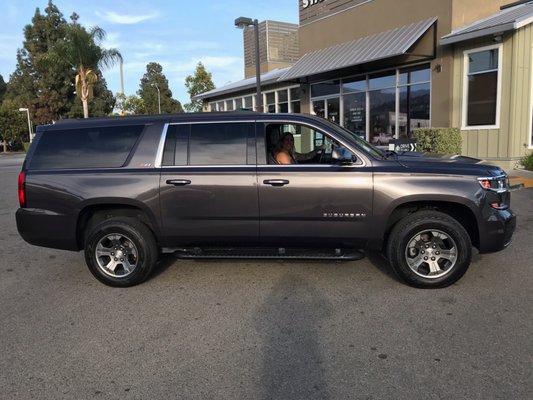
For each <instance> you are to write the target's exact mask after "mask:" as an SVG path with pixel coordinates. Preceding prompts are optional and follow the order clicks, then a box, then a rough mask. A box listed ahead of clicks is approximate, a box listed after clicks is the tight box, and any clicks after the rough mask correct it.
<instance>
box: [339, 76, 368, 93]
mask: <svg viewBox="0 0 533 400" xmlns="http://www.w3.org/2000/svg"><path fill="white" fill-rule="evenodd" d="M364 91H366V77H362V78H356V79H346V80H343V81H342V92H343V93H355V92H364Z"/></svg>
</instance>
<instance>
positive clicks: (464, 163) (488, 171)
mask: <svg viewBox="0 0 533 400" xmlns="http://www.w3.org/2000/svg"><path fill="white" fill-rule="evenodd" d="M398 161H399V162H400V163H401V164H402V165H403V166H404V167H405V168H408V169H411V168H412V169H414V170H416V171H417V172H426V170H427V172H430V173H439V172H440V173H452V174H461V175H477V176H499V175H503V174H505V171H504V170H502V169H501V168H500V167H498V166H495V165H490V164H486V163H485V162H484V161H483V160H480V159H477V158H472V157H465V156H457V155H455V156H440V155H434V154H432V155H429V154H424V153H416V152H405V153H401V154H399V155H398Z"/></svg>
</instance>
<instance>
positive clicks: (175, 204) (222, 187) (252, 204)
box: [160, 121, 259, 245]
mask: <svg viewBox="0 0 533 400" xmlns="http://www.w3.org/2000/svg"><path fill="white" fill-rule="evenodd" d="M160 159H161V177H160V203H161V219H162V225H163V231H164V236H165V238H166V242H168V245H191V244H236V243H238V244H244V243H248V242H249V243H253V242H255V241H257V240H258V237H259V207H258V193H257V175H256V153H255V122H254V121H236V122H227V121H220V122H214V123H207V122H194V123H184V124H183V123H182V124H169V125H168V127H167V131H166V140H165V145H164V148H163V151H162V154H161V155H160Z"/></svg>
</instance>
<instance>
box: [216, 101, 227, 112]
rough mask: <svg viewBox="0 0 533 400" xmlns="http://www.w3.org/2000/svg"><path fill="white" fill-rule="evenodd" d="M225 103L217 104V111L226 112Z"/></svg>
mask: <svg viewBox="0 0 533 400" xmlns="http://www.w3.org/2000/svg"><path fill="white" fill-rule="evenodd" d="M224 110H225V109H224V102H223V101H219V102H218V103H217V111H224Z"/></svg>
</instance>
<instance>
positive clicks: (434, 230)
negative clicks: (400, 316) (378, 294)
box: [387, 210, 472, 288]
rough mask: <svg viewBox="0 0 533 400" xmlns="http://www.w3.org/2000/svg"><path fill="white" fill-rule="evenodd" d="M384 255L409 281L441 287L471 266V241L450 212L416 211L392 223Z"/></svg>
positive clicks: (427, 286)
mask: <svg viewBox="0 0 533 400" xmlns="http://www.w3.org/2000/svg"><path fill="white" fill-rule="evenodd" d="M387 256H388V259H389V262H390V263H391V266H392V267H393V269H394V270H395V271H396V273H397V274H398V275H399V276H400V277H401V278H402V279H404V280H405V281H406V282H407V283H408V284H410V285H412V286H415V287H421V288H441V287H446V286H449V285H451V284H453V283H454V282H456V281H457V280H458V279H460V278H461V277H462V276H463V275H464V273H465V272H466V270H467V269H468V267H469V266H470V261H471V258H472V243H471V241H470V236H469V235H468V232H466V230H465V229H464V227H463V226H462V225H461V224H460V223H459V222H458V221H457V220H455V219H454V218H452V217H450V216H449V215H447V214H444V213H441V212H438V211H433V210H428V211H418V212H415V213H413V214H410V215H408V216H407V217H405V218H403V219H402V220H400V222H398V223H397V224H396V225H395V226H394V228H393V229H392V232H391V234H390V237H389V241H388V244H387Z"/></svg>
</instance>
